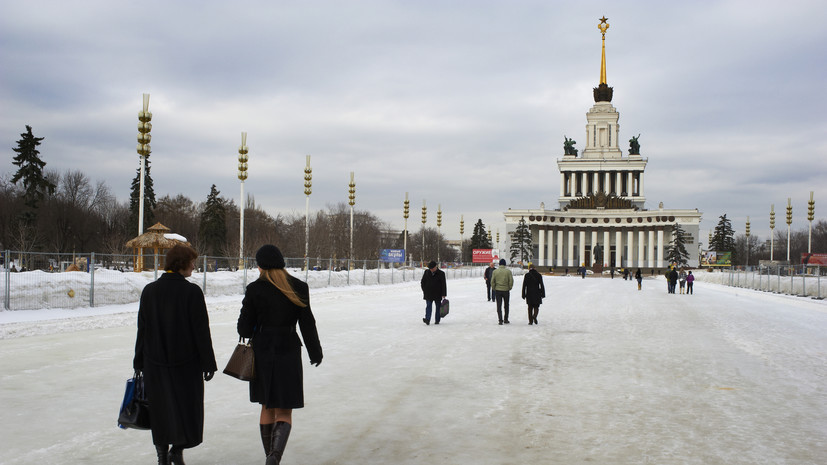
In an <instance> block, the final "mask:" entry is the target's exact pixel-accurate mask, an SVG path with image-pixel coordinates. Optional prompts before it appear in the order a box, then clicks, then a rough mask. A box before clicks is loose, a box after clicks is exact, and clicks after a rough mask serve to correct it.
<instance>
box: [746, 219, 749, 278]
mask: <svg viewBox="0 0 827 465" xmlns="http://www.w3.org/2000/svg"><path fill="white" fill-rule="evenodd" d="M746 235H747V267H749V217H747V230H746Z"/></svg>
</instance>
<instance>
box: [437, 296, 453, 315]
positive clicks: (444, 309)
mask: <svg viewBox="0 0 827 465" xmlns="http://www.w3.org/2000/svg"><path fill="white" fill-rule="evenodd" d="M449 309H450V308H449V302H448V299H442V303H441V304H439V317H440V318H445V317H446V316H447V315H448V310H449Z"/></svg>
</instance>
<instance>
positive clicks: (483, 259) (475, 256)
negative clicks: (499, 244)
mask: <svg viewBox="0 0 827 465" xmlns="http://www.w3.org/2000/svg"><path fill="white" fill-rule="evenodd" d="M499 259H500V251H499V250H498V249H474V250H472V251H471V263H491V262H493V261H496V260H499Z"/></svg>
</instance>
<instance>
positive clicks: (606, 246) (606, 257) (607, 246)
mask: <svg viewBox="0 0 827 465" xmlns="http://www.w3.org/2000/svg"><path fill="white" fill-rule="evenodd" d="M611 259H612V244H611V240H610V239H609V230H608V229H604V230H603V266H606V267H607V266H609V263H611V261H610V260H611Z"/></svg>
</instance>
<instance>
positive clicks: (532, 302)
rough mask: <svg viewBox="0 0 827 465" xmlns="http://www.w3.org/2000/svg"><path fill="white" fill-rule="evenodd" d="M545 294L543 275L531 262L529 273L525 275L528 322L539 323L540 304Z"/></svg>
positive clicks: (524, 286)
mask: <svg viewBox="0 0 827 465" xmlns="http://www.w3.org/2000/svg"><path fill="white" fill-rule="evenodd" d="M545 296H546V288H545V286H543V275H541V274H540V273H539V272H538V271H537V269H536V268H535V267H534V264H533V263H529V264H528V273H526V275H525V276H523V300H525V302H526V304H527V305H528V324H530V325H531V324H538V323H537V314H538V313H540V304H542V303H543V298H544V297H545Z"/></svg>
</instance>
